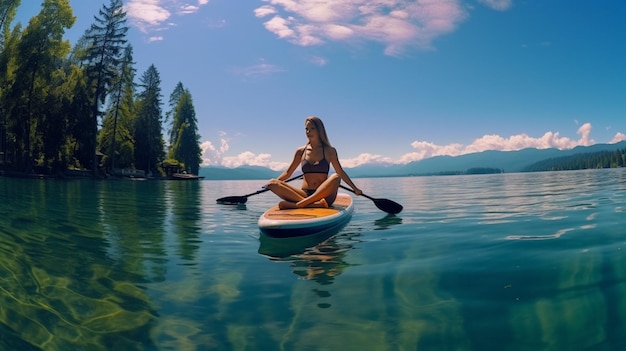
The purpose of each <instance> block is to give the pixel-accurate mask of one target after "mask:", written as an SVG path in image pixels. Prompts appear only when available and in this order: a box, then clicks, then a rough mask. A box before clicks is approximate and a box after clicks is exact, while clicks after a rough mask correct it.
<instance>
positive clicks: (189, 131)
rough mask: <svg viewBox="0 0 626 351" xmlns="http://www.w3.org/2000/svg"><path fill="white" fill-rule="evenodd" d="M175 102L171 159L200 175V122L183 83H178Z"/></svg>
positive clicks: (171, 100) (171, 135)
mask: <svg viewBox="0 0 626 351" xmlns="http://www.w3.org/2000/svg"><path fill="white" fill-rule="evenodd" d="M173 102H175V103H176V105H175V108H174V110H173V119H172V130H171V134H170V150H169V157H170V158H173V159H176V160H179V161H181V162H182V163H183V164H184V165H185V169H186V170H187V172H189V173H192V174H198V172H199V171H200V163H201V162H202V159H201V156H202V154H201V152H202V150H201V149H200V135H199V134H198V120H197V119H196V111H195V109H194V106H193V99H192V97H191V93H190V92H189V90H187V89H184V88H183V85H182V83H178V85H177V87H176V89H175V90H174V92H173V93H172V96H171V98H170V104H172V103H173Z"/></svg>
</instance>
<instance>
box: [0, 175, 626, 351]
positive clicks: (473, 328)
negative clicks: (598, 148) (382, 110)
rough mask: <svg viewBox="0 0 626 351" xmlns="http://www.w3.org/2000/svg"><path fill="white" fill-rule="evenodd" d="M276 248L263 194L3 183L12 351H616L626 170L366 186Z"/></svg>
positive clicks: (2, 273)
mask: <svg viewBox="0 0 626 351" xmlns="http://www.w3.org/2000/svg"><path fill="white" fill-rule="evenodd" d="M356 181H357V183H358V185H359V187H360V188H362V189H363V190H364V192H365V193H366V194H368V195H370V196H373V197H377V198H389V199H392V200H394V201H397V202H399V203H401V204H402V205H404V211H403V212H402V213H400V214H398V215H387V214H385V213H384V212H381V211H380V210H379V209H377V208H376V206H374V204H373V203H372V202H371V201H370V200H368V199H366V198H363V197H360V198H356V199H355V206H356V212H355V214H354V216H353V218H352V220H351V222H350V223H349V224H347V225H346V226H345V227H344V228H343V229H342V230H341V231H339V232H338V233H337V232H329V233H320V234H318V235H313V236H309V237H304V238H295V239H272V238H268V237H265V236H262V235H261V234H260V233H259V230H258V227H257V224H256V223H257V219H258V217H259V216H260V215H261V213H262V212H263V211H264V210H265V209H266V208H268V207H269V206H271V205H273V204H274V203H275V202H276V201H277V199H276V198H275V197H274V196H273V195H272V194H270V193H265V194H259V195H256V196H253V197H250V198H249V200H248V203H247V204H246V205H240V206H227V205H218V204H216V202H215V200H216V199H217V198H219V197H222V196H229V195H244V194H248V193H251V192H254V191H256V190H258V189H259V187H260V186H261V185H263V184H262V183H263V182H260V181H201V182H165V181H164V182H158V181H154V182H150V181H147V182H139V181H110V182H109V181H102V182H94V181H91V180H84V181H42V180H23V179H10V178H0V196H2V198H3V199H5V201H3V202H2V203H1V204H0V211H1V212H0V213H2V217H1V218H0V282H1V284H0V350H113V349H120V350H383V351H384V350H408V349H410V350H415V349H419V350H444V349H454V350H581V349H594V350H595V349H598V350H622V349H625V348H626V336H625V335H624V333H623V330H626V303H625V302H624V299H623V296H625V295H626V257H625V255H624V251H626V230H625V229H624V228H626V216H624V212H626V170H624V169H617V170H595V171H580V172H555V173H530V174H498V175H481V176H449V177H415V178H379V179H357V180H356Z"/></svg>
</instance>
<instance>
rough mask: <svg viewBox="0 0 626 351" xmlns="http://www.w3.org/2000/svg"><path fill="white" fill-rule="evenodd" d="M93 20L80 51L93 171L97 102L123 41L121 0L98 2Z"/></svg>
mask: <svg viewBox="0 0 626 351" xmlns="http://www.w3.org/2000/svg"><path fill="white" fill-rule="evenodd" d="M95 20H96V23H94V24H92V25H91V28H90V29H89V30H88V31H87V33H86V34H85V40H86V41H87V42H88V43H89V45H88V46H87V49H86V51H85V52H84V60H85V62H87V67H86V75H87V78H88V83H89V86H90V87H91V89H93V90H92V91H93V95H92V109H91V119H92V126H91V128H90V129H91V133H92V140H93V145H92V148H93V153H92V170H93V172H94V176H95V175H96V172H97V168H98V164H97V143H96V138H97V133H98V118H99V116H100V105H101V104H104V102H105V101H106V98H107V96H108V95H109V89H110V87H111V85H112V84H113V83H114V81H115V78H116V77H117V75H118V68H119V65H120V64H121V62H122V54H123V50H124V47H125V44H126V41H127V40H126V32H128V26H127V25H126V12H125V11H124V7H123V3H122V1H121V0H111V2H110V5H109V6H106V5H102V9H101V10H100V12H99V16H96V17H95Z"/></svg>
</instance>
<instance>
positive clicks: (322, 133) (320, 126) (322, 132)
mask: <svg viewBox="0 0 626 351" xmlns="http://www.w3.org/2000/svg"><path fill="white" fill-rule="evenodd" d="M306 122H311V123H313V124H314V125H315V127H316V128H317V134H318V135H319V137H320V142H321V143H322V145H324V146H332V145H331V144H330V140H328V135H327V134H326V127H324V122H322V120H321V119H320V118H319V117H317V116H309V117H307V118H306V119H305V120H304V124H306Z"/></svg>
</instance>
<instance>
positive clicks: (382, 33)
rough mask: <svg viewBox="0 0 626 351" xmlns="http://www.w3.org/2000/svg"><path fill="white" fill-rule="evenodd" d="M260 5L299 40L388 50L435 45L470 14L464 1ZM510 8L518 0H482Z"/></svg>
mask: <svg viewBox="0 0 626 351" xmlns="http://www.w3.org/2000/svg"><path fill="white" fill-rule="evenodd" d="M263 1H264V2H265V3H266V4H264V5H263V6H261V7H258V8H257V9H255V11H254V14H255V16H256V17H258V18H267V20H266V21H265V22H264V26H265V28H266V29H267V30H268V31H270V32H272V33H274V34H276V35H277V36H278V37H279V38H281V39H285V40H288V41H290V42H292V43H293V44H296V45H301V46H311V45H321V44H323V43H326V42H328V41H363V40H366V41H374V42H378V43H381V44H382V45H384V46H385V54H387V55H392V56H395V55H400V54H402V53H403V52H404V51H405V50H406V48H407V47H419V48H422V49H431V48H432V42H433V41H434V40H435V39H436V38H438V37H440V36H442V35H445V34H447V33H450V32H453V31H454V30H455V29H456V28H457V27H458V25H459V24H460V23H461V22H463V21H464V20H465V19H466V18H467V17H468V12H467V8H468V6H466V5H465V4H464V3H463V0H439V1H433V0H263ZM481 2H482V3H483V4H484V5H486V6H488V7H490V8H492V9H495V10H499V11H504V10H507V9H509V8H510V7H511V6H512V0H481Z"/></svg>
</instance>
